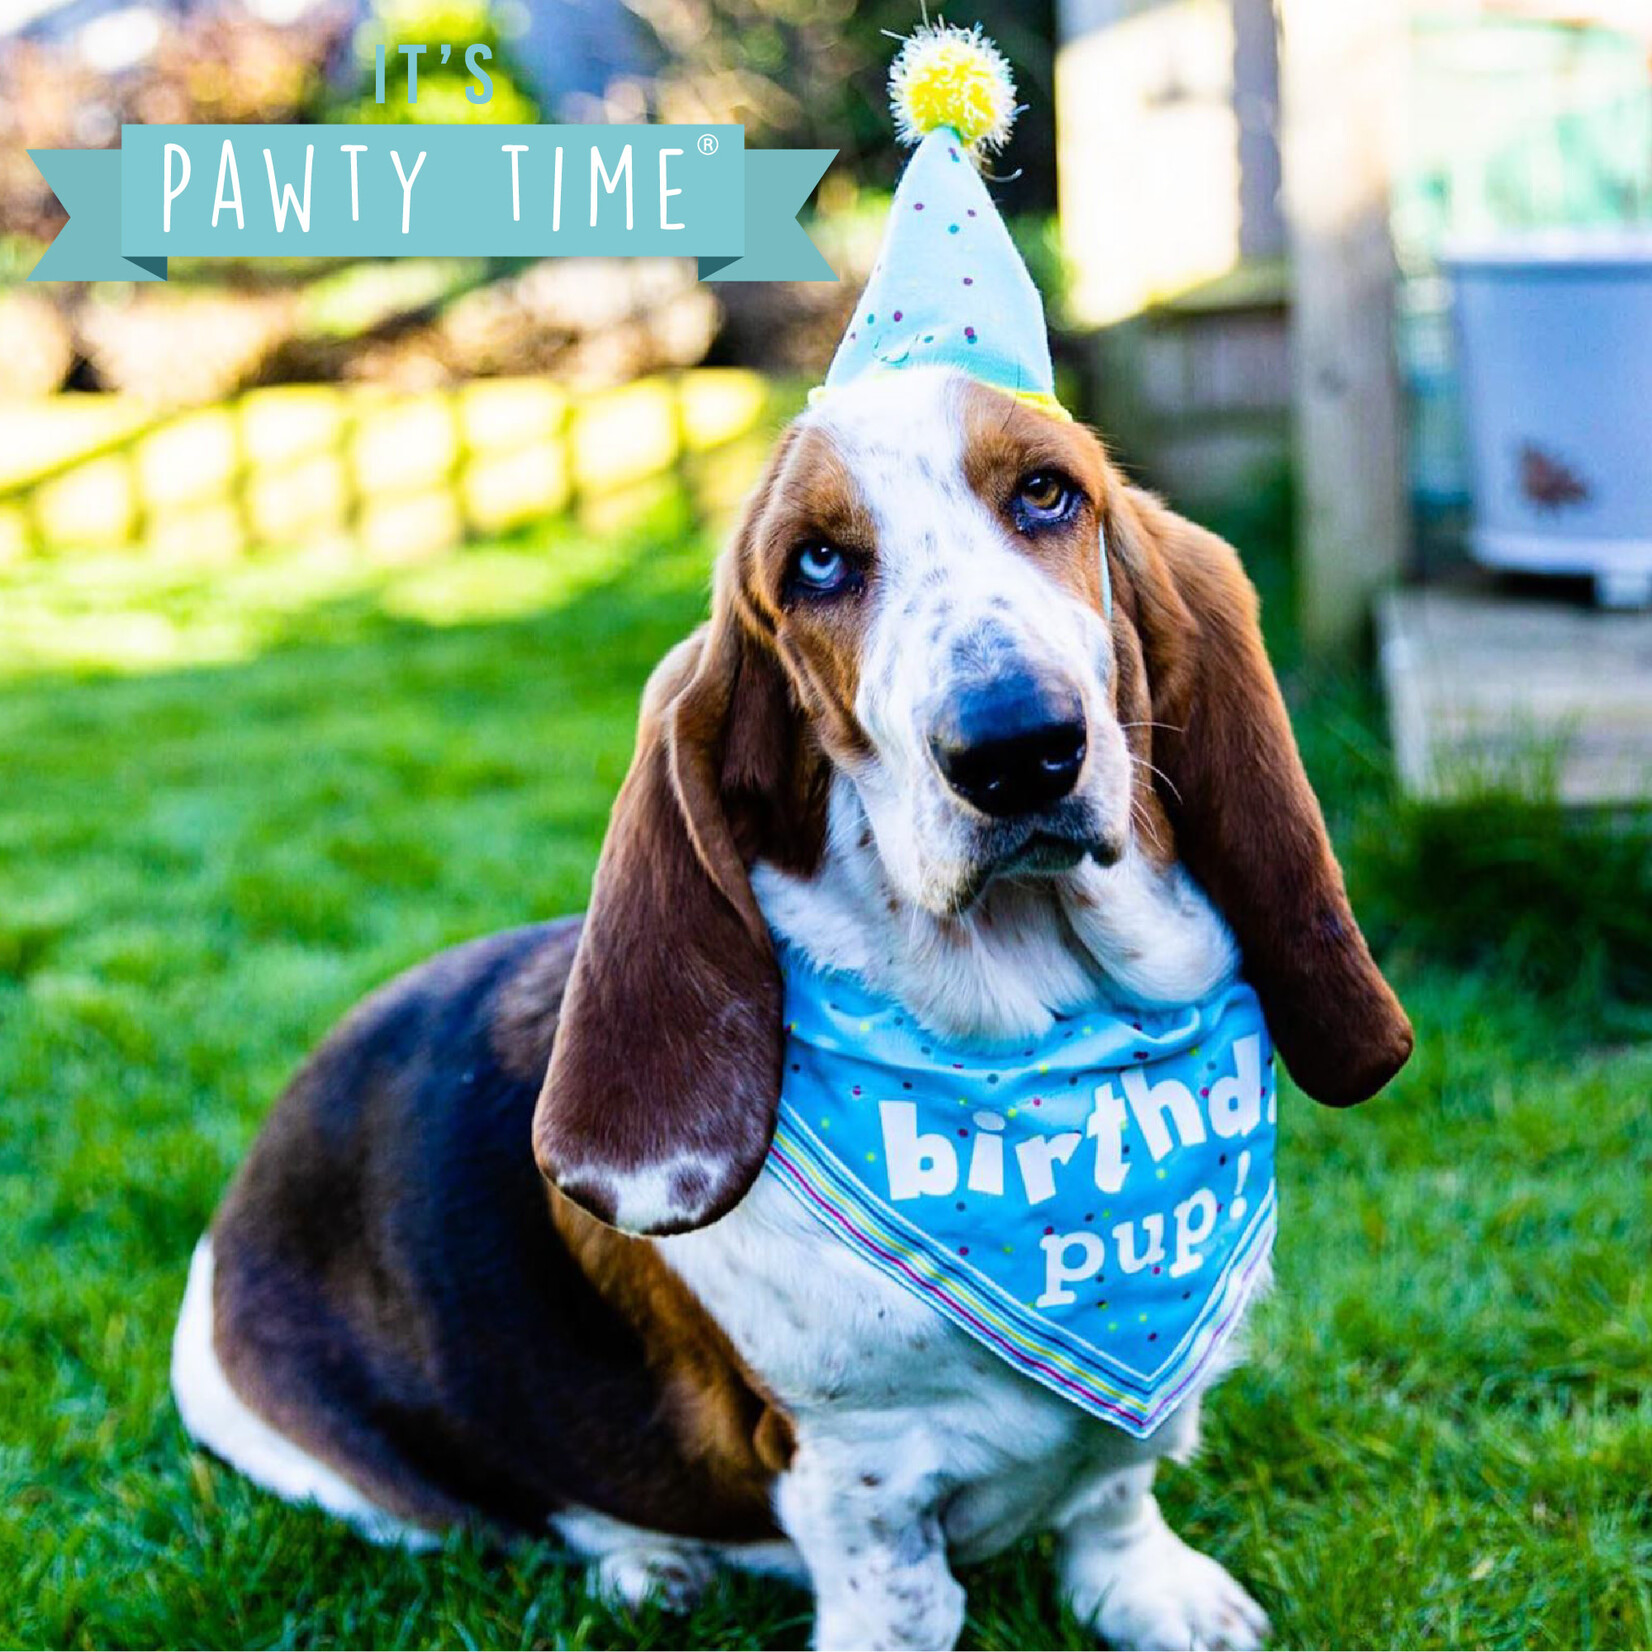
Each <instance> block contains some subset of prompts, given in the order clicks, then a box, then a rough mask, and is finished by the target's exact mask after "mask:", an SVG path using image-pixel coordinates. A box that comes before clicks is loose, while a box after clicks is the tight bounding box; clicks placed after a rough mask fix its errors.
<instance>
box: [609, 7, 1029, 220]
mask: <svg viewBox="0 0 1652 1652" xmlns="http://www.w3.org/2000/svg"><path fill="white" fill-rule="evenodd" d="M624 3H625V5H626V6H627V7H628V8H629V9H630V10H631V11H632V12H633V13H634V14H635V16H636V17H637V18H638V20H639V21H640V22H641V23H642V24H643V25H644V27H645V29H646V30H647V32H648V34H649V36H650V37H651V44H652V47H653V55H654V56H655V58H656V64H657V66H656V67H655V69H654V70H653V72H652V74H651V76H649V77H648V78H647V79H645V80H643V81H641V82H639V81H637V80H634V79H631V78H629V77H622V78H621V79H620V80H619V81H617V82H616V83H615V85H614V86H613V87H611V88H610V102H611V104H612V105H613V107H614V109H615V111H616V117H615V118H618V115H619V113H620V112H625V111H629V113H626V114H625V118H631V119H640V118H643V116H644V115H645V114H646V115H650V116H652V117H653V118H655V119H659V120H667V121H684V122H694V121H738V122H742V123H743V124H744V125H745V127H746V129H747V136H748V138H749V140H750V141H751V142H752V143H753V144H762V145H766V146H771V147H779V146H792V145H795V146H798V147H806V148H820V149H837V150H838V151H840V154H839V159H838V162H837V167H836V168H835V169H834V170H838V171H840V173H841V174H846V175H848V176H850V177H853V178H854V179H855V180H856V181H858V182H859V183H861V184H863V185H868V186H871V187H876V188H888V187H890V186H891V185H892V184H893V182H894V179H895V176H896V173H897V172H898V170H899V159H898V151H897V148H896V145H895V141H894V135H893V132H892V130H891V126H890V119H889V104H888V97H887V93H886V90H885V85H886V80H887V76H888V70H889V60H890V58H891V57H892V56H893V54H894V52H895V50H896V42H895V41H894V40H891V39H890V38H889V36H890V34H896V35H904V34H907V33H909V32H910V31H911V30H912V29H913V28H914V27H915V26H916V25H917V24H919V23H920V22H922V21H923V13H922V10H921V9H920V4H919V0H624ZM1054 10H1055V8H1054V0H975V3H974V4H973V5H965V6H964V7H962V8H961V9H956V10H955V9H952V8H947V10H946V16H947V20H948V21H949V22H953V23H962V24H966V25H967V24H972V23H976V22H979V23H980V24H981V26H982V27H983V28H984V29H985V30H986V32H987V33H988V34H990V35H991V36H992V37H993V38H994V39H995V40H996V41H997V42H998V45H999V46H1000V47H1001V48H1002V50H1003V52H1004V54H1005V55H1006V56H1007V57H1008V58H1009V60H1010V62H1011V63H1012V64H1013V65H1014V67H1015V74H1016V85H1017V88H1018V90H1019V92H1020V96H1021V100H1022V102H1023V103H1024V104H1025V105H1026V108H1025V110H1024V112H1023V114H1022V116H1021V118H1020V121H1019V122H1018V124H1017V126H1016V132H1015V136H1014V138H1013V139H1012V140H1011V143H1010V147H1009V150H1008V152H1007V154H1006V155H1005V157H1004V158H1003V160H1002V161H1001V163H1000V170H1001V171H1002V173H1003V174H1005V175H1006V178H1005V183H1004V186H1003V187H1002V189H1000V190H999V191H998V194H999V198H1000V200H1001V201H1002V203H1003V205H1004V207H1005V209H1006V210H1007V211H1010V212H1028V211H1045V210H1048V209H1049V208H1051V207H1053V205H1054V204H1055V83H1054V63H1055V52H1054V32H1055V17H1054ZM940 11H941V7H940V6H939V5H936V6H935V7H934V13H936V14H938V13H939V12H940ZM1017 172H1019V174H1020V176H1018V177H1015V178H1014V179H1013V181H1011V180H1010V176H1009V175H1012V174H1015V173H1017Z"/></svg>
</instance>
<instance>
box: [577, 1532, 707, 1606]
mask: <svg viewBox="0 0 1652 1652" xmlns="http://www.w3.org/2000/svg"><path fill="white" fill-rule="evenodd" d="M711 1573H712V1564H711V1561H710V1560H709V1559H708V1558H707V1557H706V1556H705V1555H703V1554H701V1553H699V1552H698V1551H697V1550H694V1549H688V1548H680V1547H677V1546H675V1545H672V1544H659V1545H644V1544H638V1545H637V1546H636V1547H634V1548H625V1549H614V1550H611V1551H610V1552H609V1553H607V1554H605V1555H603V1556H602V1557H601V1558H600V1559H599V1560H596V1561H595V1562H593V1563H592V1566H591V1569H590V1588H591V1592H592V1593H593V1594H595V1595H598V1596H600V1597H601V1598H602V1599H603V1600H605V1601H608V1602H609V1603H610V1604H611V1605H615V1606H623V1607H629V1608H632V1609H635V1608H636V1607H639V1606H659V1607H662V1608H663V1609H664V1610H665V1611H667V1612H687V1611H689V1610H690V1609H691V1608H692V1607H693V1606H694V1605H695V1604H696V1603H697V1602H698V1601H699V1599H700V1596H701V1595H703V1594H704V1593H705V1590H706V1585H707V1584H708V1583H709V1582H710V1581H711Z"/></svg>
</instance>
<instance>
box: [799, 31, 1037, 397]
mask: <svg viewBox="0 0 1652 1652" xmlns="http://www.w3.org/2000/svg"><path fill="white" fill-rule="evenodd" d="M889 95H890V103H891V105H892V106H893V108H894V113H895V130H896V135H897V136H898V137H899V138H900V139H901V141H902V142H903V143H910V144H916V145H917V151H916V153H915V154H914V155H913V157H912V159H911V161H910V162H909V163H908V164H907V168H906V171H905V173H904V174H903V176H902V178H901V181H900V185H899V187H898V188H897V189H896V191H895V199H894V202H893V204H892V206H891V208H890V213H889V225H888V228H887V229H886V231H885V232H884V240H883V247H882V250H881V251H880V253H879V254H878V260H877V263H876V264H875V265H874V266H873V269H872V277H871V279H870V280H869V281H868V282H867V284H866V290H865V292H863V293H862V294H861V298H860V303H859V304H858V305H857V307H856V309H855V313H854V315H853V316H852V317H851V318H850V321H849V327H848V330H847V331H846V332H845V334H844V336H843V341H842V343H841V344H839V345H838V350H837V354H836V356H834V357H833V358H832V365H831V369H830V371H829V372H828V373H827V375H826V383H825V384H824V386H822V388H821V390H819V391H817V392H816V395H817V396H818V395H822V394H830V392H831V391H833V390H835V389H838V388H839V387H841V386H843V385H845V384H849V383H851V382H853V381H855V380H858V379H862V378H864V377H866V376H867V375H869V374H874V373H886V372H897V371H899V370H901V369H902V368H907V367H950V368H954V369H956V370H958V371H960V372H963V373H967V374H968V375H969V376H970V377H971V378H973V379H977V380H979V381H980V382H981V383H983V384H990V385H992V386H994V387H995V388H997V389H999V390H1005V391H1008V392H1009V393H1010V394H1011V395H1012V396H1016V397H1018V398H1019V399H1020V400H1022V401H1025V402H1029V403H1031V404H1032V405H1034V406H1037V407H1041V408H1044V409H1045V410H1046V411H1047V412H1050V413H1053V414H1055V415H1056V416H1057V417H1058V418H1066V417H1067V414H1066V412H1065V411H1064V410H1063V408H1062V406H1061V404H1060V403H1059V402H1058V401H1057V400H1056V396H1055V376H1054V372H1053V370H1052V368H1051V365H1050V343H1049V338H1048V336H1047V335H1046V333H1045V329H1044V306H1043V303H1042V301H1041V300H1040V298H1039V296H1038V289H1037V287H1035V286H1034V285H1033V281H1032V277H1031V276H1030V275H1028V273H1027V266H1026V265H1025V264H1024V263H1023V262H1022V260H1021V255H1020V253H1018V252H1017V251H1016V250H1015V243H1014V242H1013V241H1011V240H1010V236H1009V231H1008V230H1007V229H1005V227H1004V221H1003V219H1002V218H1000V217H999V215H998V209H997V208H996V207H995V206H994V205H993V204H992V197H991V196H990V195H988V194H987V189H986V185H985V183H984V182H983V181H982V178H981V170H980V167H981V163H982V161H983V159H984V158H985V156H986V155H987V154H988V153H990V152H993V151H996V150H998V149H1000V148H1002V146H1003V144H1004V143H1005V141H1006V140H1007V139H1008V137H1009V134H1010V128H1011V127H1012V126H1013V125H1014V122H1015V115H1016V103H1015V81H1014V79H1013V78H1012V76H1011V74H1010V67H1009V64H1008V63H1007V62H1005V60H1004V58H1003V55H1002V54H1001V53H1000V52H999V51H998V49H997V47H996V46H994V45H993V43H992V42H991V41H990V40H988V39H987V38H986V36H985V35H983V34H982V33H981V30H980V28H979V27H976V28H974V29H962V28H956V27H953V26H950V25H948V24H946V23H926V24H925V25H924V26H923V27H922V28H920V29H917V30H915V31H914V32H913V34H912V35H911V36H910V37H909V38H908V39H907V40H906V42H905V44H904V45H903V46H902V48H901V51H900V53H899V55H898V56H897V57H896V58H895V61H894V64H893V66H892V67H891V69H890V71H889Z"/></svg>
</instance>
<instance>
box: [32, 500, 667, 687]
mask: <svg viewBox="0 0 1652 1652" xmlns="http://www.w3.org/2000/svg"><path fill="white" fill-rule="evenodd" d="M385 509H386V512H387V514H386V515H385V516H384V517H383V518H381V519H380V521H379V523H378V524H377V526H376V527H375V526H374V524H373V523H372V522H368V523H366V524H364V538H365V539H366V541H367V548H366V549H365V550H364V549H363V548H361V547H359V546H357V545H356V544H354V543H352V542H350V541H347V540H336V539H335V540H331V541H329V540H326V539H321V540H317V541H315V542H313V543H311V544H309V545H308V546H306V547H305V548H303V549H299V550H291V551H287V552H280V553H268V554H264V555H260V556H258V557H256V558H253V559H249V560H235V559H231V560H229V561H227V562H226V560H225V558H224V556H223V554H222V544H223V535H224V534H225V533H227V532H230V531H231V530H232V528H233V524H226V523H223V522H218V523H216V524H215V525H214V524H213V523H212V522H211V521H210V520H207V521H206V522H204V523H203V524H202V532H201V533H200V535H199V536H198V537H196V538H193V539H192V538H191V537H190V536H188V535H186V534H184V533H183V532H182V531H181V530H180V534H179V543H178V544H177V546H176V548H175V553H174V554H173V555H171V556H169V557H161V556H153V555H150V556H133V555H131V554H130V553H107V552H105V553H101V554H98V553H90V554H81V555H77V556H71V557H63V558H59V559H55V560H51V561H30V562H23V563H18V564H16V565H13V566H11V567H6V566H3V565H0V678H4V677H18V676H27V675H32V674H35V673H39V672H42V671H54V670H73V671H77V672H84V671H110V672H119V673H132V672H148V671H159V670H172V669H177V668H180V667H185V666H192V665H207V664H220V665H221V664H226V663H228V662H231V661H237V660H248V659H252V658H254V657H255V656H256V655H258V654H259V653H261V652H263V651H264V650H265V649H266V648H268V647H271V646H273V645H275V644H277V643H279V642H281V641H283V640H286V639H289V638H293V637H298V636H302V635H303V634H304V633H305V632H306V630H308V629H309V625H310V620H311V619H312V618H313V619H314V620H315V622H316V623H317V624H320V623H323V618H322V616H323V611H324V610H326V609H328V608H329V607H336V606H338V605H340V604H349V605H351V606H352V608H353V609H354V610H355V611H356V612H357V613H359V614H366V615H371V614H378V615H381V616H384V617H393V618H396V619H404V620H415V621H418V622H419V623H421V624H425V625H458V624H464V623H468V622H471V621H475V620H480V619H504V618H522V617H525V616H527V615H529V614H533V613H542V612H546V611H550V610H553V609H556V608H558V607H559V606H562V605H563V604H566V603H568V602H570V601H572V600H573V599H574V598H576V597H578V596H579V595H580V594H581V593H583V592H585V591H587V590H589V589H590V588H591V587H592V586H593V585H596V584H600V583H601V582H603V581H604V580H607V579H611V578H613V577H614V576H615V574H617V573H618V572H619V571H620V570H621V569H622V568H623V567H624V566H625V565H626V563H627V562H628V560H629V559H630V558H631V557H632V556H634V555H635V549H636V547H635V540H634V538H633V537H631V536H630V535H628V534H626V533H620V534H617V535H614V534H596V533H588V532H584V531H582V530H581V529H579V528H577V527H576V526H574V525H572V524H562V525H558V526H553V527H551V528H548V529H543V530H541V531H540V533H539V534H537V535H536V536H534V538H533V539H532V540H530V541H524V542H522V543H520V544H509V545H502V544H493V545H487V544H483V545H479V546H477V545H473V546H470V547H465V548H457V549H455V548H451V540H452V539H453V537H454V536H455V535H456V533H457V531H458V525H457V523H456V521H455V520H454V519H453V515H452V512H453V503H452V500H451V497H450V496H449V495H447V494H441V493H431V494H424V495H414V496H412V497H411V498H409V499H406V500H401V501H397V502H395V503H394V505H393V506H386V507H385ZM421 509H424V510H428V511H429V512H431V513H432V519H430V520H427V521H425V522H423V523H421V522H420V520H419V519H418V516H417V514H416V513H417V512H418V511H419V510H421ZM636 509H637V512H638V514H637V516H636V517H634V518H633V520H632V522H631V523H630V528H631V529H632V531H633V533H634V532H635V531H636V530H638V529H641V528H646V527H647V526H648V525H649V524H650V523H653V524H655V525H658V524H660V523H662V522H663V523H666V524H681V523H682V522H684V521H685V520H686V509H687V508H686V504H685V502H684V501H683V499H682V497H681V494H680V492H676V491H669V492H667V493H666V494H665V495H664V496H652V497H650V498H648V499H647V500H646V501H644V502H642V503H639V504H638V505H637V507H636ZM392 512H393V513H394V514H390V513H392ZM179 520H180V522H182V521H183V519H182V518H180V519H179ZM380 536H382V543H381V542H380ZM375 544H379V546H380V548H379V550H378V552H377V554H375V553H374V550H373V547H374V545H375ZM432 547H434V548H432ZM327 623H331V622H327Z"/></svg>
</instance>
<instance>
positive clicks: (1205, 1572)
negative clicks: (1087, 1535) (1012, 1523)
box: [1062, 1518, 1268, 1652]
mask: <svg viewBox="0 0 1652 1652" xmlns="http://www.w3.org/2000/svg"><path fill="white" fill-rule="evenodd" d="M1062 1582H1063V1585H1064V1587H1065V1590H1066V1594H1067V1599H1068V1602H1069V1603H1070V1604H1071V1606H1072V1608H1073V1610H1074V1611H1075V1612H1076V1613H1077V1614H1078V1616H1079V1617H1081V1618H1082V1619H1083V1620H1084V1621H1085V1622H1086V1623H1088V1624H1089V1625H1090V1626H1091V1627H1092V1628H1093V1629H1095V1630H1096V1632H1097V1633H1098V1634H1099V1635H1100V1636H1101V1638H1102V1639H1103V1640H1104V1641H1105V1642H1106V1643H1107V1645H1108V1646H1111V1647H1115V1648H1119V1649H1120V1652H1124V1649H1126V1648H1148V1647H1178V1648H1201V1649H1203V1648H1208V1649H1210V1652H1218V1649H1222V1652H1246V1649H1249V1648H1256V1647H1260V1646H1262V1645H1263V1644H1264V1643H1265V1642H1266V1640H1267V1636H1268V1616H1267V1613H1265V1612H1264V1611H1263V1610H1262V1608H1261V1607H1260V1606H1258V1605H1257V1604H1256V1602H1255V1601H1254V1600H1252V1599H1251V1598H1250V1596H1249V1595H1248V1594H1246V1593H1245V1591H1244V1590H1243V1589H1241V1588H1240V1587H1239V1585H1238V1584H1237V1583H1235V1582H1234V1581H1233V1579H1232V1578H1231V1577H1229V1576H1228V1574H1227V1572H1226V1571H1225V1570H1224V1569H1223V1568H1222V1567H1221V1566H1219V1565H1218V1564H1217V1563H1216V1562H1215V1561H1214V1560H1212V1559H1211V1558H1210V1556H1209V1555H1202V1554H1200V1553H1199V1551H1198V1550H1197V1549H1190V1548H1189V1547H1188V1546H1187V1544H1185V1543H1184V1542H1183V1541H1182V1540H1181V1539H1180V1538H1179V1537H1178V1536H1177V1535H1176V1534H1175V1533H1174V1532H1173V1531H1171V1529H1170V1528H1169V1527H1168V1526H1167V1525H1165V1523H1164V1521H1163V1520H1162V1519H1158V1518H1154V1519H1153V1521H1152V1522H1151V1523H1150V1524H1149V1525H1148V1526H1147V1528H1146V1529H1145V1530H1144V1531H1143V1532H1142V1534H1141V1535H1140V1536H1139V1537H1137V1538H1136V1539H1135V1540H1134V1541H1131V1542H1126V1543H1118V1544H1116V1545H1105V1544H1101V1543H1097V1544H1082V1543H1081V1544H1075V1545H1074V1546H1072V1547H1071V1548H1069V1550H1068V1552H1067V1556H1066V1560H1065V1564H1064V1565H1063V1568H1062Z"/></svg>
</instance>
